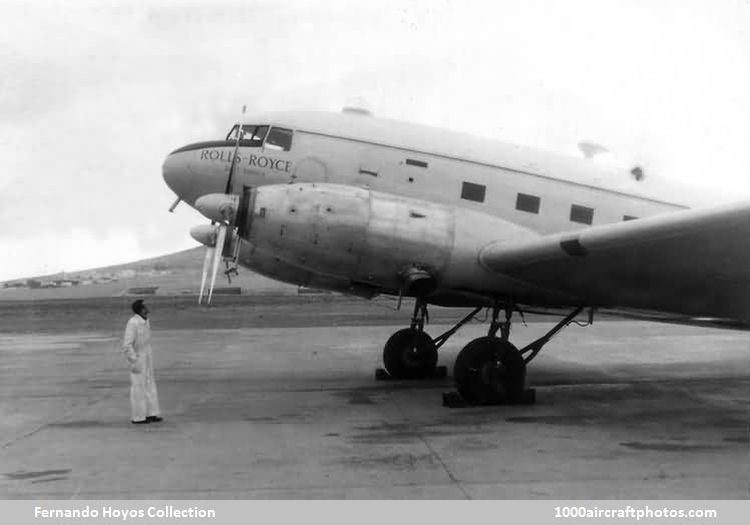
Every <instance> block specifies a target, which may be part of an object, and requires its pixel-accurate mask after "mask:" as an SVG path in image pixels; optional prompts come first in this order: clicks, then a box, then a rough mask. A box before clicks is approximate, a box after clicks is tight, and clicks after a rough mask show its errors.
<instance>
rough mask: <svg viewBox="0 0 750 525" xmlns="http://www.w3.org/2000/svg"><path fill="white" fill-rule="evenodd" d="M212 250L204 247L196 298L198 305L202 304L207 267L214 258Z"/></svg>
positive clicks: (209, 247)
mask: <svg viewBox="0 0 750 525" xmlns="http://www.w3.org/2000/svg"><path fill="white" fill-rule="evenodd" d="M214 250H216V248H212V247H211V246H207V247H206V256H205V257H204V258H203V273H202V274H201V293H200V295H199V296H198V304H201V303H202V302H203V292H204V291H205V289H206V277H208V265H209V264H211V259H213V258H214Z"/></svg>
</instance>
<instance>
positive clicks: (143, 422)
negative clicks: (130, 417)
mask: <svg viewBox="0 0 750 525" xmlns="http://www.w3.org/2000/svg"><path fill="white" fill-rule="evenodd" d="M131 423H133V424H134V425H145V424H146V423H150V421H149V420H148V418H146V419H142V420H140V421H131Z"/></svg>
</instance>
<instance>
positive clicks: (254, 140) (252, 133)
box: [226, 124, 268, 146]
mask: <svg viewBox="0 0 750 525" xmlns="http://www.w3.org/2000/svg"><path fill="white" fill-rule="evenodd" d="M239 129H240V127H239V126H237V125H235V126H234V127H233V128H232V129H231V130H230V131H229V133H228V134H227V138H226V140H237V133H238V132H239ZM266 133H268V126H259V125H256V124H243V125H242V134H241V135H240V140H241V141H242V142H243V144H242V145H243V146H245V145H247V146H260V145H261V144H263V139H265V138H266ZM246 141H247V142H250V144H247V142H246Z"/></svg>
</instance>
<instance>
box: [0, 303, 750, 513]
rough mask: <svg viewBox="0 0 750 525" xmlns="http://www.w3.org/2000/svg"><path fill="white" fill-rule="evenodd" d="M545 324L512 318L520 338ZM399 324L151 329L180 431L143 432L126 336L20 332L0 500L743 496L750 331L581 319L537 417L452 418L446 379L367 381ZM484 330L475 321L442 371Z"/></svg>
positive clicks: (540, 371) (8, 366)
mask: <svg viewBox="0 0 750 525" xmlns="http://www.w3.org/2000/svg"><path fill="white" fill-rule="evenodd" d="M404 314H405V315H404V318H406V317H408V314H407V313H404ZM311 315H315V312H314V311H313V312H311ZM327 318H328V317H326V316H322V317H321V322H320V324H323V325H325V324H328V323H327V322H326V321H325V319H327ZM363 320H364V319H363ZM71 326H73V327H74V323H72V324H71ZM548 326H549V324H548V323H530V324H529V326H528V327H523V326H522V325H514V331H513V335H514V340H515V341H516V342H518V343H523V342H524V341H528V340H531V339H532V338H533V337H536V336H538V335H541V333H542V332H543V330H544V329H546V328H547V327H548ZM6 328H7V327H6ZM397 328H399V326H386V325H382V326H363V327H357V326H338V327H333V326H297V327H295V326H291V327H276V328H260V327H256V328H239V329H216V330H207V329H200V330H198V329H193V328H190V327H187V326H186V327H184V328H182V329H168V330H160V329H159V326H158V323H156V325H155V334H154V336H155V343H154V347H155V352H156V363H157V381H158V384H159V388H160V395H161V398H162V407H163V410H164V413H165V414H164V415H165V417H166V419H167V420H166V422H165V423H162V424H159V425H148V426H140V427H139V426H133V425H130V424H129V423H128V416H129V408H128V394H127V392H128V384H127V374H126V369H125V366H124V362H123V359H122V357H121V355H120V354H119V348H118V344H119V342H118V341H117V340H116V338H115V337H113V335H112V333H97V332H92V331H90V330H86V331H79V332H76V331H58V332H57V333H49V334H42V333H13V332H12V331H9V330H7V329H6V331H5V333H2V334H0V362H1V363H2V368H0V399H2V402H0V417H1V419H0V447H1V448H0V497H2V498H6V499H7V498H44V499H47V498H50V499H67V498H97V499H98V498H103V499H110V498H112V499H123V498H167V499H169V498H190V499H202V498H207V499H211V498H243V499H251V498H305V499H307V498H441V499H447V498H451V499H454V498H646V499H651V498H701V499H702V498H747V497H748V495H749V491H750V483H749V481H748V480H750V460H749V459H748V458H749V455H748V450H749V441H748V397H749V396H750V348H749V346H750V345H748V343H749V342H750V334H746V333H742V332H731V331H718V330H709V329H705V328H688V327H679V326H672V325H663V324H653V323H651V324H650V323H640V322H632V321H622V322H602V323H597V324H595V325H594V326H593V327H589V328H578V327H571V328H569V329H567V330H566V331H565V332H563V334H562V335H560V336H559V337H557V338H556V339H555V340H554V341H553V342H552V343H551V344H550V345H549V347H547V348H546V349H545V351H544V352H543V353H542V354H541V356H540V357H539V358H538V359H537V360H536V361H535V362H534V364H533V365H532V366H531V369H530V380H531V382H532V383H533V384H534V386H536V387H537V389H538V390H537V394H538V403H537V404H536V405H535V406H517V407H488V408H470V409H448V408H444V407H442V406H441V392H443V391H446V390H450V389H451V386H452V383H451V380H450V379H445V380H436V381H430V382H427V383H419V382H404V383H395V382H375V381H374V380H373V379H372V376H373V370H374V368H375V367H376V366H378V365H379V359H380V357H379V354H380V348H381V345H382V342H383V341H384V340H385V339H386V338H387V337H388V336H389V335H390V333H391V332H393V331H394V330H396V329H397ZM445 328H447V326H443V325H439V326H434V325H433V326H431V327H430V332H431V333H432V334H433V335H435V334H437V333H438V332H439V331H441V330H442V329H445ZM483 330H484V328H483V327H482V326H481V325H478V324H477V325H470V326H468V327H466V328H465V329H464V330H463V331H461V332H460V333H459V334H458V335H457V336H456V337H455V338H454V339H452V340H451V342H450V343H449V344H448V345H446V346H447V348H446V350H445V352H444V353H443V354H442V355H441V361H442V362H444V363H446V364H452V361H453V358H454V357H455V354H456V353H457V351H458V350H459V349H460V347H461V346H462V345H463V344H465V343H466V342H468V340H469V339H471V338H473V337H476V336H479V335H482V331H483Z"/></svg>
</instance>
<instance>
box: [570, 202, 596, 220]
mask: <svg viewBox="0 0 750 525" xmlns="http://www.w3.org/2000/svg"><path fill="white" fill-rule="evenodd" d="M570 220H571V221H572V222H580V223H583V224H592V223H593V222H594V209H593V208H587V207H586V206H579V205H578V204H573V205H572V206H571V207H570Z"/></svg>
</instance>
